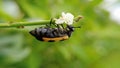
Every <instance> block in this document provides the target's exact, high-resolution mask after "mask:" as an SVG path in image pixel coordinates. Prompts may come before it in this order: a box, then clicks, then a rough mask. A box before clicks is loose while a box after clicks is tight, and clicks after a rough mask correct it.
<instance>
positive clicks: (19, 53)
mask: <svg viewBox="0 0 120 68" xmlns="http://www.w3.org/2000/svg"><path fill="white" fill-rule="evenodd" d="M116 1H117V0H116ZM102 3H103V0H0V23H9V22H19V21H34V20H49V19H50V18H52V17H56V16H59V15H61V12H70V13H72V14H73V15H75V16H77V15H82V16H83V17H84V18H83V19H82V20H80V22H78V23H75V24H74V26H77V25H81V27H82V28H81V29H76V30H75V32H74V33H73V34H72V36H71V38H70V39H69V40H66V41H62V42H52V43H50V42H41V41H38V40H36V39H35V38H34V37H33V36H31V35H30V34H29V31H30V30H32V29H34V28H35V27H39V25H38V26H30V27H25V28H24V29H17V28H0V68H120V25H118V24H117V23H116V22H115V21H112V20H111V19H110V13H109V12H108V11H107V10H105V9H103V8H102V7H101V4H102ZM116 3H120V2H119V0H118V1H117V2H116ZM104 5H105V4H102V6H104ZM113 5H114V4H113Z"/></svg>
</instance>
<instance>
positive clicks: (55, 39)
mask: <svg viewBox="0 0 120 68" xmlns="http://www.w3.org/2000/svg"><path fill="white" fill-rule="evenodd" d="M68 38H69V37H68V36H63V37H56V38H47V37H43V40H44V41H46V42H47V41H51V40H53V41H60V40H66V39H68Z"/></svg>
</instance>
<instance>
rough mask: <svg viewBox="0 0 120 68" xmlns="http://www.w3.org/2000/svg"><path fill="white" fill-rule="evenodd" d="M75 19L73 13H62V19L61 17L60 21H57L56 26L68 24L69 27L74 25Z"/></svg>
mask: <svg viewBox="0 0 120 68" xmlns="http://www.w3.org/2000/svg"><path fill="white" fill-rule="evenodd" d="M73 19H74V16H73V15H72V14H71V13H66V14H65V13H64V12H62V17H60V18H59V19H55V23H56V24H63V23H66V24H68V25H71V24H73Z"/></svg>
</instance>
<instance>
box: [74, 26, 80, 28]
mask: <svg viewBox="0 0 120 68" xmlns="http://www.w3.org/2000/svg"><path fill="white" fill-rule="evenodd" d="M73 28H81V26H78V27H73Z"/></svg>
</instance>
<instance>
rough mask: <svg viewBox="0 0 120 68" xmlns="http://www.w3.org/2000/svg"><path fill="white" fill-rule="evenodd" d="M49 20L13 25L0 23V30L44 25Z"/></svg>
mask: <svg viewBox="0 0 120 68" xmlns="http://www.w3.org/2000/svg"><path fill="white" fill-rule="evenodd" d="M49 22H50V20H41V21H36V22H15V23H0V28H9V27H20V26H33V25H46V24H48V23H49Z"/></svg>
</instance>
